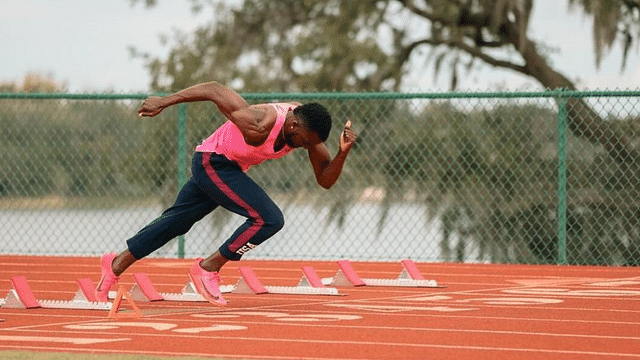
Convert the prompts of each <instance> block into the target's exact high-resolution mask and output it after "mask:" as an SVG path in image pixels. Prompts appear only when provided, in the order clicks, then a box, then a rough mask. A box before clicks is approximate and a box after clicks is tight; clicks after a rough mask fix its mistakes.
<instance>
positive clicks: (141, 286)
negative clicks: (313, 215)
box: [130, 273, 235, 302]
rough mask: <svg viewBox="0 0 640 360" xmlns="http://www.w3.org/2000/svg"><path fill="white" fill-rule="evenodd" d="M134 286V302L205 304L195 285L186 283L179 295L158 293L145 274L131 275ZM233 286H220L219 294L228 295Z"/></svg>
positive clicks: (132, 291) (132, 295)
mask: <svg viewBox="0 0 640 360" xmlns="http://www.w3.org/2000/svg"><path fill="white" fill-rule="evenodd" d="M133 279H134V281H135V284H134V285H133V287H132V288H131V291H130V293H131V298H132V299H133V300H135V301H161V300H164V301H194V302H207V300H205V298H204V297H202V295H200V294H198V292H197V291H196V287H195V285H193V283H192V282H188V283H187V284H186V285H185V286H184V287H183V288H182V291H181V292H180V293H160V292H158V291H157V290H156V288H155V286H154V285H153V283H152V282H151V279H150V278H149V276H148V275H147V274H145V273H135V274H133ZM234 288H235V286H233V285H221V286H220V292H222V293H230V292H232V291H233V289H234Z"/></svg>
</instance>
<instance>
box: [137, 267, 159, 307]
mask: <svg viewBox="0 0 640 360" xmlns="http://www.w3.org/2000/svg"><path fill="white" fill-rule="evenodd" d="M133 279H134V280H135V282H136V283H135V285H133V288H132V289H131V291H130V293H131V297H132V298H133V300H142V299H144V300H143V301H160V300H164V297H162V295H160V294H159V293H158V292H157V291H156V287H155V286H153V283H152V282H151V279H149V276H148V275H147V274H145V273H135V274H133Z"/></svg>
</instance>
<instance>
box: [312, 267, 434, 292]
mask: <svg viewBox="0 0 640 360" xmlns="http://www.w3.org/2000/svg"><path fill="white" fill-rule="evenodd" d="M400 263H401V264H402V268H403V270H402V272H401V273H400V275H399V276H398V278H397V279H363V278H360V276H359V275H358V274H357V273H356V270H355V269H354V268H353V265H352V264H351V262H350V261H349V260H340V261H338V262H337V264H338V267H339V269H338V273H337V274H336V276H335V277H332V278H324V279H321V282H322V283H323V284H325V285H333V286H365V285H366V286H400V287H438V283H437V282H436V281H435V280H426V279H425V278H424V276H422V274H421V273H420V270H419V269H418V267H417V266H416V264H415V262H413V261H412V260H403V261H401V262H400Z"/></svg>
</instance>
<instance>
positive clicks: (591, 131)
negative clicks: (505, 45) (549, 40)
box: [503, 24, 638, 164]
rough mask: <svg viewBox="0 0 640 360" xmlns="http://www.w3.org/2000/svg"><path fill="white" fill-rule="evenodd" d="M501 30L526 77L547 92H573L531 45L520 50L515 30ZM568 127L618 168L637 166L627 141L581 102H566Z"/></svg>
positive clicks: (511, 26)
mask: <svg viewBox="0 0 640 360" xmlns="http://www.w3.org/2000/svg"><path fill="white" fill-rule="evenodd" d="M503 30H504V31H505V35H506V36H507V38H508V39H509V42H510V43H512V44H514V46H515V47H516V48H517V49H519V51H520V54H521V55H522V57H523V59H524V61H525V69H526V70H527V71H528V73H529V75H530V76H532V77H533V78H535V79H536V80H538V82H540V84H542V85H543V86H544V87H545V88H547V89H551V90H553V89H568V90H575V86H574V85H573V83H572V82H571V81H570V80H569V79H567V78H566V77H564V76H563V75H562V74H560V73H558V72H557V71H555V70H554V69H552V68H551V67H550V66H549V64H548V63H547V60H546V59H545V58H544V57H543V56H541V55H540V53H538V51H537V49H536V46H535V44H534V43H533V42H531V41H527V40H525V41H526V44H525V45H524V46H519V41H520V37H519V34H518V30H517V29H516V26H513V25H511V24H509V25H507V26H504V27H503ZM567 113H568V118H567V125H568V126H569V129H570V130H571V132H572V133H573V134H574V135H576V136H578V137H581V138H585V139H587V140H589V141H590V142H593V143H598V144H601V145H603V146H604V148H605V149H606V150H607V152H608V153H609V155H610V156H611V157H612V158H613V159H615V160H616V161H617V162H618V163H621V164H636V163H637V159H638V154H637V151H636V150H635V149H634V147H633V145H632V144H631V142H630V141H629V139H628V138H627V137H626V136H624V134H622V133H621V132H620V131H618V130H616V129H615V128H614V127H612V126H611V124H609V123H607V122H606V121H605V120H604V119H602V118H601V117H600V116H599V115H598V114H597V113H596V112H595V111H594V110H593V109H592V108H591V107H590V106H589V105H588V104H587V103H586V102H585V101H584V99H583V98H570V99H568V101H567Z"/></svg>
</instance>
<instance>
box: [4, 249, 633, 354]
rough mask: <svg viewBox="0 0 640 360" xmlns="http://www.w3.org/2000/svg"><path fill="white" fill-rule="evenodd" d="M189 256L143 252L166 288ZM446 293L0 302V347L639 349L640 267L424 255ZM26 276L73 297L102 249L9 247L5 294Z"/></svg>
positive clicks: (275, 275)
mask: <svg viewBox="0 0 640 360" xmlns="http://www.w3.org/2000/svg"><path fill="white" fill-rule="evenodd" d="M191 264H192V260H175V259H145V260H142V261H140V262H138V263H136V264H134V266H133V267H132V268H131V269H130V270H129V271H128V272H127V273H125V274H124V275H123V277H122V280H121V282H120V283H121V284H123V285H125V287H126V288H127V289H129V288H130V287H131V285H133V278H132V277H131V276H130V274H132V273H134V272H146V273H147V274H148V275H149V277H150V278H151V279H152V280H153V281H154V283H155V285H156V288H157V289H158V291H160V292H174V293H177V292H180V290H181V289H182V287H183V286H184V285H185V284H186V282H187V281H188V277H187V270H188V268H189V266H190V265H191ZM302 265H312V266H313V267H314V268H315V269H316V271H317V272H318V274H319V275H320V276H321V277H331V276H333V275H335V274H336V272H337V269H338V267H337V266H336V264H335V263H333V262H315V261H308V262H291V261H287V262H277V261H242V262H239V263H230V264H229V265H228V266H227V267H225V268H224V269H223V271H222V274H221V275H222V278H223V281H224V282H225V283H226V284H233V283H235V282H236V280H237V279H238V277H239V273H238V271H237V269H238V267H239V266H250V267H251V268H253V269H254V271H255V272H256V274H257V275H258V277H259V278H260V280H261V281H262V283H263V284H264V285H279V286H294V285H296V284H297V283H298V281H299V280H300V278H301V276H302V272H301V270H300V267H301V266H302ZM354 268H355V269H356V271H357V272H358V274H359V275H360V276H361V277H363V278H389V279H391V278H396V277H397V276H398V274H399V273H400V271H401V266H400V264H399V263H360V262H357V263H354ZM418 268H419V269H420V270H421V271H422V273H423V275H424V276H425V277H426V278H427V279H434V280H437V281H438V284H439V285H442V286H444V288H437V289H435V288H422V289H420V288H391V287H358V288H340V292H341V293H343V294H346V296H339V297H338V296H317V295H316V296H302V295H275V294H266V295H249V294H227V296H226V297H227V299H228V300H229V302H230V303H229V306H227V307H224V308H219V307H215V306H213V305H209V304H208V303H193V302H154V303H141V302H137V305H138V306H139V307H140V308H141V310H142V312H143V313H144V317H142V318H137V319H134V318H130V319H116V320H109V319H107V312H106V311H99V310H55V309H30V310H21V309H6V308H0V318H2V319H3V320H4V321H3V322H0V350H16V349H25V350H36V351H60V352H80V353H133V354H152V355H166V356H175V357H181V356H182V357H184V356H217V357H223V358H225V359H236V358H257V359H385V360H387V359H426V358H432V359H472V358H473V359H496V358H499V357H503V358H507V359H550V358H562V359H621V358H622V359H627V358H629V359H634V358H640V271H639V270H638V269H637V268H613V267H558V266H522V265H476V264H441V263H428V264H427V263H419V264H418ZM18 275H22V276H26V277H27V279H28V280H29V284H30V285H31V288H32V289H33V291H34V293H35V295H36V297H37V298H38V299H58V300H70V299H71V298H73V295H74V294H75V292H76V290H77V285H76V279H78V278H83V277H90V278H92V279H93V280H94V281H96V282H97V280H98V277H99V268H98V258H70V257H66V258H60V257H35V256H30V257H27V256H0V297H4V296H5V295H6V294H7V292H8V291H9V289H10V288H11V283H10V282H9V278H10V277H11V276H18Z"/></svg>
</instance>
